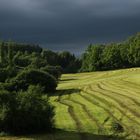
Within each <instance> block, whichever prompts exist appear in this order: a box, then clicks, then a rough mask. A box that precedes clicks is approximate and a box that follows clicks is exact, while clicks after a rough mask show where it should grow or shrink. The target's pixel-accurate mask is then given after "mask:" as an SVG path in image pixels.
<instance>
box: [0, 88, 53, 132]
mask: <svg viewBox="0 0 140 140" xmlns="http://www.w3.org/2000/svg"><path fill="white" fill-rule="evenodd" d="M41 92H42V91H41V87H39V86H36V87H35V86H30V87H29V88H28V90H27V91H26V92H19V93H16V92H13V93H10V92H8V91H4V90H3V91H1V92H0V131H1V132H6V133H11V134H31V133H36V132H42V131H46V132H49V131H51V130H52V128H53V116H54V108H53V107H52V106H51V105H50V104H49V102H48V98H47V96H44V97H43V96H42V93H41Z"/></svg>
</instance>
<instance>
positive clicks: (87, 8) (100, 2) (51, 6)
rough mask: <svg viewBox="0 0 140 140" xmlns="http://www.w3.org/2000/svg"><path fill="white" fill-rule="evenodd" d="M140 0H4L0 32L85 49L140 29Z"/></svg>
mask: <svg viewBox="0 0 140 140" xmlns="http://www.w3.org/2000/svg"><path fill="white" fill-rule="evenodd" d="M139 17H140V1H139V0H133V1H132V0H116V1H113V0H10V1H9V0H0V19H1V20H0V36H1V38H3V39H14V40H15V41H19V42H31V43H33V42H34V43H39V44H41V45H42V46H43V47H47V48H50V49H53V50H71V51H72V52H75V53H79V52H82V51H83V50H84V49H85V48H86V46H87V45H88V44H89V43H92V42H93V43H104V42H112V41H121V40H123V39H125V38H127V36H129V35H131V34H134V33H136V32H138V31H140V18H139Z"/></svg>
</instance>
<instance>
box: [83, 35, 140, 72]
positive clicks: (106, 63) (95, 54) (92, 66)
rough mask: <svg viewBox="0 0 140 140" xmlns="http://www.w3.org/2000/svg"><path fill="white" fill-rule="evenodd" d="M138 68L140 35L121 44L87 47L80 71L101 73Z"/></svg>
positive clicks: (139, 61)
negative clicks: (103, 71)
mask: <svg viewBox="0 0 140 140" xmlns="http://www.w3.org/2000/svg"><path fill="white" fill-rule="evenodd" d="M139 66H140V33H138V34H137V35H135V36H132V37H130V38H129V39H127V40H126V41H124V42H122V43H111V44H103V45H101V44H96V45H93V44H91V45H89V47H88V48H87V50H86V51H85V53H84V54H83V55H82V67H81V69H80V71H83V72H84V71H87V72H90V71H102V70H113V69H121V68H131V67H139Z"/></svg>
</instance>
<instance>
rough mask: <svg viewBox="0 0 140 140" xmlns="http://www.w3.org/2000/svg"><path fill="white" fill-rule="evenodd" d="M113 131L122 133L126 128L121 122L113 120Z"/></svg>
mask: <svg viewBox="0 0 140 140" xmlns="http://www.w3.org/2000/svg"><path fill="white" fill-rule="evenodd" d="M111 127H112V128H111V129H112V131H113V132H115V133H121V132H124V128H123V126H122V125H121V124H120V123H119V122H116V121H114V122H112V126H111Z"/></svg>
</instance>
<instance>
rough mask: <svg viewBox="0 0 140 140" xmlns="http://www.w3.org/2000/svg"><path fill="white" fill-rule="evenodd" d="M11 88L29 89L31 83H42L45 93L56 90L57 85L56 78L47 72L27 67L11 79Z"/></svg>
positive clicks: (17, 89)
mask: <svg viewBox="0 0 140 140" xmlns="http://www.w3.org/2000/svg"><path fill="white" fill-rule="evenodd" d="M10 82H11V83H13V84H12V85H11V86H12V88H11V89H14V90H16V91H19V90H27V89H28V87H29V86H30V85H40V86H42V88H43V89H44V92H45V93H48V92H54V91H55V90H56V87H57V81H56V79H55V78H54V77H53V76H52V75H50V74H49V73H47V72H44V71H41V70H36V69H25V70H23V71H21V72H20V73H19V74H18V75H17V76H16V77H15V78H13V79H12V80H11V81H10Z"/></svg>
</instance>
